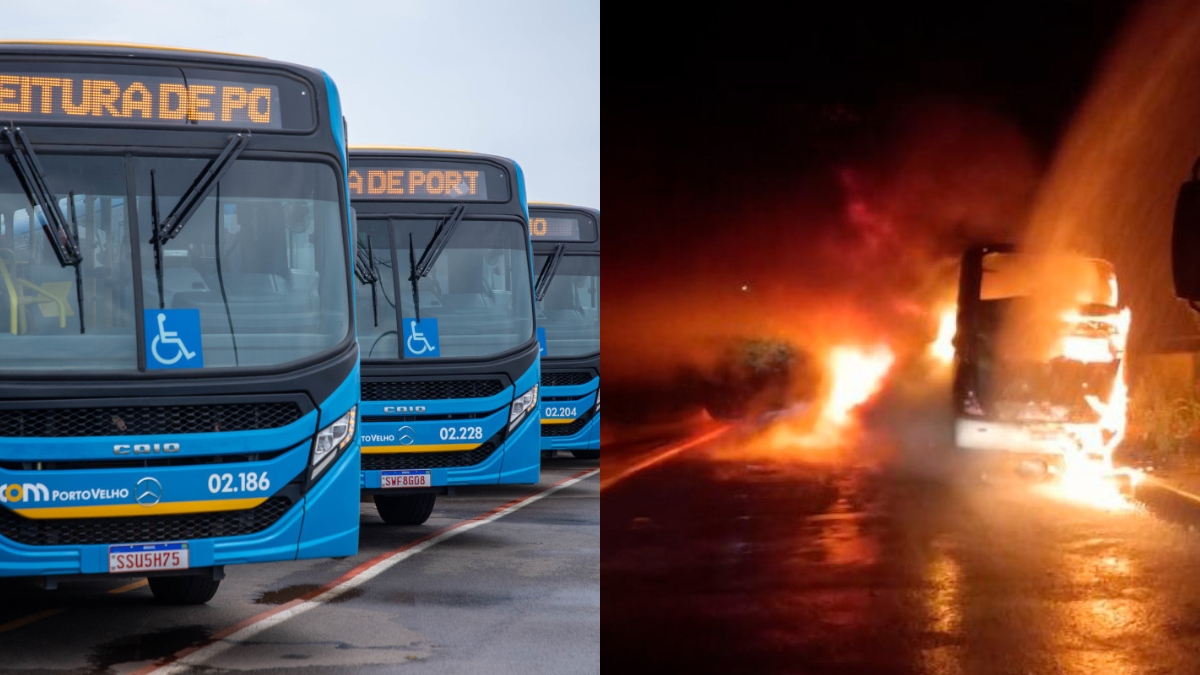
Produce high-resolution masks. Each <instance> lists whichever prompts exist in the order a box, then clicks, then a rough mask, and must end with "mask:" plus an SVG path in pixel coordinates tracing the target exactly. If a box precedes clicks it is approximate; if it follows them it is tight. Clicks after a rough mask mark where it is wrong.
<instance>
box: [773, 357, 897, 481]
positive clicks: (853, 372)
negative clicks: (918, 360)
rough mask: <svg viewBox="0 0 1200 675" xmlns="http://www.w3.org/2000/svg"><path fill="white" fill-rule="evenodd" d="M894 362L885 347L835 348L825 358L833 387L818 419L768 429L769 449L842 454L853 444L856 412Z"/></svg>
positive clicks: (796, 420)
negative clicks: (803, 449) (842, 451)
mask: <svg viewBox="0 0 1200 675" xmlns="http://www.w3.org/2000/svg"><path fill="white" fill-rule="evenodd" d="M894 362H895V355H894V354H893V353H892V350H891V349H890V348H888V347H887V346H886V345H879V346H876V347H873V348H864V347H853V346H840V347H834V348H833V349H831V350H830V351H829V354H828V357H827V358H826V370H827V375H828V379H829V382H830V385H829V388H828V390H827V391H826V393H825V395H824V397H823V398H822V400H821V402H820V404H819V405H818V407H817V412H816V414H815V417H814V416H813V415H806V416H803V417H796V418H791V419H786V420H782V421H780V422H779V423H777V424H775V425H773V426H772V427H771V428H770V429H768V431H767V434H766V438H765V440H766V445H767V446H768V447H770V448H771V449H773V450H787V449H794V448H806V449H824V450H827V451H832V452H838V451H840V450H841V449H842V448H844V446H845V445H846V443H848V442H849V441H850V440H852V437H853V432H854V431H855V429H856V427H855V425H854V416H853V413H854V411H855V409H857V408H858V407H860V406H862V405H863V404H864V403H866V402H867V401H869V400H870V399H871V397H872V396H874V395H875V394H876V393H878V392H879V390H880V389H881V388H882V387H883V383H884V378H885V377H886V376H887V374H888V371H889V370H891V367H892V364H893V363H894ZM809 459H813V458H812V457H809Z"/></svg>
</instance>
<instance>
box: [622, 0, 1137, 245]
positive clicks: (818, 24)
mask: <svg viewBox="0 0 1200 675" xmlns="http://www.w3.org/2000/svg"><path fill="white" fill-rule="evenodd" d="M881 4H882V3H881ZM890 4H892V3H889V5H890ZM975 4H976V3H957V4H955V5H946V6H941V5H925V6H924V7H918V8H912V7H907V6H906V7H891V8H890V9H880V8H879V7H878V6H876V5H874V4H872V3H846V2H843V3H838V4H837V8H836V9H831V8H828V7H824V8H821V9H815V8H814V7H815V6H819V3H796V7H799V8H800V9H798V10H797V11H796V14H795V16H794V17H792V18H789V19H787V20H784V19H781V18H779V17H778V16H774V15H772V14H771V13H769V12H767V11H765V9H763V8H760V10H759V11H756V12H754V13H753V16H747V14H748V13H747V12H742V11H738V12H731V11H730V10H729V8H730V7H739V5H737V4H736V3H719V4H715V5H714V6H716V7H720V8H722V9H721V10H709V11H706V10H704V9H703V8H702V7H701V6H700V5H699V4H694V5H690V6H689V9H688V10H687V11H688V14H689V16H687V17H686V18H684V17H676V20H677V21H678V25H676V26H674V27H672V28H665V27H663V26H661V25H658V24H653V23H641V24H639V25H638V26H637V27H634V28H630V29H629V30H631V31H632V34H631V35H630V37H627V38H623V39H622V41H621V43H622V44H621V46H620V48H621V49H623V50H630V52H631V53H630V54H629V55H630V56H632V57H635V58H637V59H638V62H639V63H641V64H643V66H642V67H641V68H639V69H632V68H622V69H621V72H620V75H619V76H614V77H611V78H610V80H609V82H610V84H609V85H608V86H607V87H606V90H607V91H606V95H607V96H608V102H609V104H610V105H609V106H608V112H607V115H606V117H607V119H606V126H607V127H609V133H608V136H607V141H608V142H607V146H608V147H607V148H606V149H607V150H608V156H609V164H608V166H610V167H617V170H616V171H615V172H610V175H609V180H610V181H612V180H616V183H615V186H616V190H615V191H613V190H611V189H610V190H609V195H610V200H609V201H610V203H609V204H608V207H609V209H610V211H609V214H610V218H611V217H612V215H613V214H614V212H612V211H611V209H612V208H616V209H617V211H616V212H615V214H616V216H617V218H618V220H617V221H610V222H611V224H610V225H609V228H608V229H606V234H607V236H609V237H613V236H616V237H618V238H620V237H621V236H622V234H623V231H622V228H621V227H620V225H619V224H617V223H619V222H620V221H621V220H622V219H623V218H624V213H623V212H624V210H625V209H631V211H630V215H632V212H633V210H636V209H637V208H639V206H638V205H639V204H641V203H643V200H644V199H650V200H654V201H657V200H658V199H659V198H661V197H664V196H666V197H668V198H670V197H672V196H674V193H675V192H676V191H679V192H681V193H683V195H681V196H683V198H685V199H687V200H689V201H691V200H693V199H694V198H695V197H696V196H697V195H700V196H703V195H709V196H710V197H711V198H714V199H719V197H717V196H716V195H714V194H713V191H712V189H711V188H712V185H713V184H715V183H716V182H717V181H719V180H725V179H727V178H728V177H730V176H740V175H743V172H745V171H747V170H749V171H754V172H759V171H766V172H768V173H779V174H787V173H788V172H792V171H795V170H797V169H801V170H802V169H803V168H806V167H810V166H814V165H819V164H821V163H822V162H826V161H829V159H830V158H831V157H836V156H838V155H840V154H844V153H846V152H853V149H854V148H855V147H856V146H858V145H861V144H862V143H864V142H866V143H870V142H871V139H872V138H874V137H875V136H877V135H878V134H880V133H885V132H886V130H887V127H888V125H889V123H890V122H891V120H890V114H891V113H892V112H893V111H894V110H895V108H897V107H899V106H903V105H904V104H905V103H906V102H909V101H912V100H914V99H920V98H926V97H931V96H937V97H942V98H952V99H954V100H957V101H961V102H964V103H969V104H972V105H976V106H979V107H982V108H986V109H988V110H991V111H993V112H995V113H997V114H999V115H1002V116H1004V117H1006V118H1008V119H1011V120H1012V121H1014V122H1015V123H1016V124H1017V125H1019V126H1020V128H1021V129H1022V130H1023V131H1024V132H1025V134H1026V135H1027V136H1028V138H1029V139H1030V141H1031V142H1032V143H1033V144H1034V146H1035V147H1036V148H1037V150H1038V151H1040V152H1041V153H1043V154H1044V155H1048V154H1049V153H1050V152H1051V151H1052V150H1053V147H1054V144H1055V142H1056V140H1057V139H1058V136H1059V134H1060V133H1061V131H1062V130H1063V127H1064V126H1065V124H1066V123H1067V122H1068V120H1069V116H1070V113H1071V111H1072V110H1073V109H1074V107H1075V106H1076V105H1077V104H1078V102H1079V100H1080V99H1081V97H1082V96H1083V95H1084V94H1085V93H1086V91H1087V89H1088V86H1089V84H1090V83H1091V79H1092V75H1093V71H1094V69H1095V68H1096V65H1097V61H1098V59H1099V58H1101V57H1102V55H1103V54H1104V52H1105V50H1106V49H1107V48H1108V46H1109V45H1110V43H1111V42H1112V40H1113V38H1114V36H1115V33H1116V31H1117V29H1118V28H1119V27H1120V25H1121V22H1122V20H1123V19H1124V17H1125V16H1126V14H1127V13H1128V11H1129V9H1130V6H1131V4H1132V3H1129V2H1104V1H1100V0H1076V1H1070V2H1053V1H1047V2H1039V3H1020V2H1006V3H991V4H992V6H991V7H976V6H974V5H975ZM980 4H982V3H980ZM693 21H695V22H696V25H691V22H693ZM625 31H626V28H624V27H623V28H622V33H625ZM688 168H690V169H691V170H692V171H698V170H699V169H700V168H703V170H704V171H705V172H707V173H708V175H710V176H712V178H711V179H710V180H709V181H703V182H701V181H692V180H687V179H683V180H679V179H678V176H679V175H680V173H681V171H682V170H684V169H688ZM613 185H614V184H613V183H612V182H610V183H609V187H610V188H612V187H613ZM648 185H652V186H653V187H654V188H655V189H654V190H647V189H646V187H647V186H648ZM663 188H669V189H668V190H667V194H665V195H664V194H663V193H662V192H660V190H662V189H663ZM614 195H615V196H614ZM614 200H615V201H614ZM629 233H630V234H634V235H637V236H641V235H644V234H645V232H644V231H642V230H641V228H634V229H631V230H629ZM608 242H610V243H615V242H613V240H612V239H609V240H608Z"/></svg>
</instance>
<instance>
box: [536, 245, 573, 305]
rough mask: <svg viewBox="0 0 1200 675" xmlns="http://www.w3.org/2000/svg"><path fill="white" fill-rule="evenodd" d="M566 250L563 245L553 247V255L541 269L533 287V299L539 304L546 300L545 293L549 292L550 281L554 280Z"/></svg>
mask: <svg viewBox="0 0 1200 675" xmlns="http://www.w3.org/2000/svg"><path fill="white" fill-rule="evenodd" d="M566 249H567V247H566V245H565V244H559V245H558V246H555V247H554V255H552V256H550V259H549V260H547V261H546V264H545V266H543V267H542V273H541V274H540V275H539V276H538V280H537V285H536V286H534V298H536V299H537V301H538V302H541V301H542V300H544V299H545V298H546V291H548V290H550V280H551V279H553V278H554V275H555V273H556V272H558V263H559V262H561V261H562V257H563V251H565V250H566Z"/></svg>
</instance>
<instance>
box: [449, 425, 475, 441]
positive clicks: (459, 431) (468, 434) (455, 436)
mask: <svg viewBox="0 0 1200 675" xmlns="http://www.w3.org/2000/svg"><path fill="white" fill-rule="evenodd" d="M438 436H441V438H442V440H443V441H482V440H483V427H442V428H441V429H438Z"/></svg>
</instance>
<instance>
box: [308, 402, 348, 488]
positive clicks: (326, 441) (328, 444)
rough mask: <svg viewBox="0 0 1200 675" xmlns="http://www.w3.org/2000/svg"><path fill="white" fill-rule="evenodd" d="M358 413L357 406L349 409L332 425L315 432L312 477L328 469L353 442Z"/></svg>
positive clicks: (311, 462) (311, 463)
mask: <svg viewBox="0 0 1200 675" xmlns="http://www.w3.org/2000/svg"><path fill="white" fill-rule="evenodd" d="M357 413H358V406H354V407H352V408H350V412H348V413H346V414H345V415H342V416H341V417H339V418H337V420H335V421H334V423H333V424H330V425H329V426H327V427H325V428H324V429H322V430H320V431H318V432H317V437H316V438H314V439H313V449H312V459H311V460H310V462H309V463H310V465H311V466H312V477H313V478H316V477H317V476H319V475H320V474H321V472H322V471H324V470H325V469H327V468H329V465H331V464H333V458H334V457H337V456H338V455H339V454H341V452H342V450H345V449H346V446H348V445H350V442H351V441H353V440H354V427H355V424H354V423H355V419H356V417H357Z"/></svg>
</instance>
